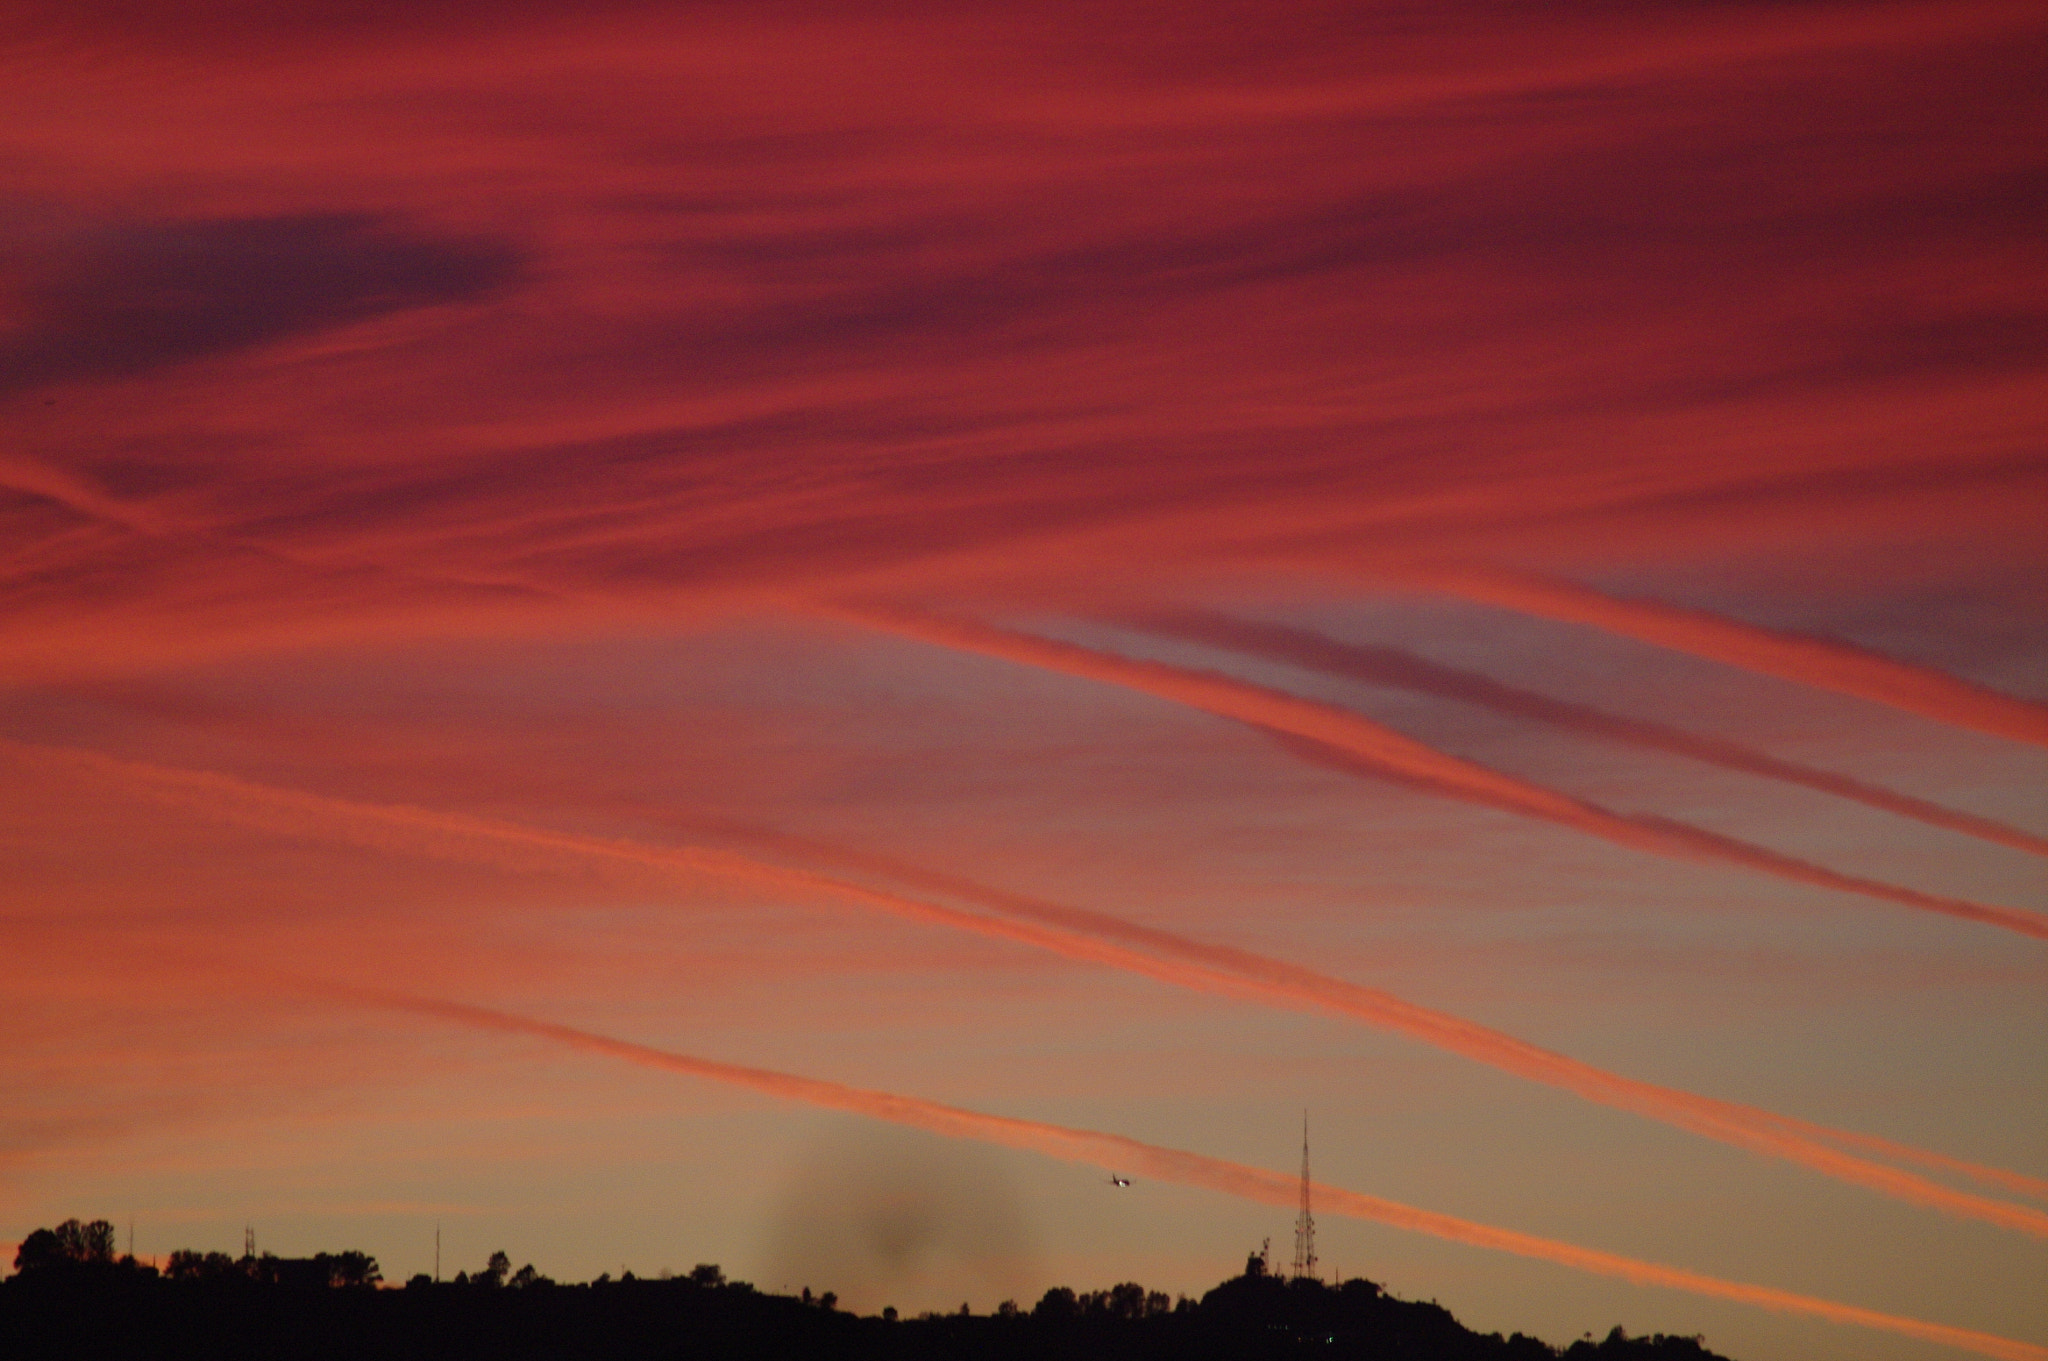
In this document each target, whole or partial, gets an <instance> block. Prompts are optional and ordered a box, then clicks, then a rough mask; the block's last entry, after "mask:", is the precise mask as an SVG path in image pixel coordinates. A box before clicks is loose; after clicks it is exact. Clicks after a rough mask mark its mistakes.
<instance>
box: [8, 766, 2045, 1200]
mask: <svg viewBox="0 0 2048 1361" xmlns="http://www.w3.org/2000/svg"><path fill="white" fill-rule="evenodd" d="M5 749H6V750H8V751H10V752H13V753H15V754H17V755H19V756H23V757H26V758H27V759H30V760H35V761H41V762H44V763H46V764H48V765H56V766H59V767H67V768H70V769H72V770H82V771H85V772H88V773H90V774H92V775H96V776H98V777H100V778H103V779H105V778H112V779H115V780H119V781H120V782H121V783H123V784H124V785H126V786H127V787H129V788H131V789H135V790H138V791H139V792H144V793H149V794H153V795H155V796H157V797H162V798H167V799H169V800H171V801H172V802H174V803H176V804H177V805H179V806H181V807H184V808H187V809H191V810H194V811H199V812H206V813H212V814H214V815H216V816H226V817H229V818H232V819H234V820H236V821H240V822H244V823H247V824H249V825H253V826H257V827H261V828H264V829H266V830H271V831H278V832H284V833H287V834H293V835H311V836H330V837H331V836H336V835H340V836H345V837H348V838H350V839H353V840H356V841H358V842H359V843H365V844H369V845H372V846H375V847H378V848H382V849H390V850H408V851H413V852H423V853H427V854H433V855H441V856H451V855H452V856H455V857H458V858H462V859H467V860H469V861H471V862H472V863H475V862H481V863H486V864H491V865H494V866H504V865H509V866H510V867H511V868H514V869H522V868H530V867H531V866H532V864H533V863H534V861H533V859H532V858H531V857H533V856H535V855H541V856H567V857H570V858H573V859H574V860H576V861H578V862H580V863H591V862H595V863H597V864H600V865H609V866H613V867H618V868H628V869H636V870H642V871H654V872H656V873H661V874H666V875H674V874H678V873H680V874H684V875H688V876H693V877H694V876H704V875H709V876H715V877H721V878H725V879H729V880H735V881H738V882H742V883H745V884H748V885H750V886H752V887H755V888H760V889H767V890H771V891H780V892H787V893H793V894H796V895H798V896H800V897H801V898H803V899H806V900H812V901H815V900H817V899H821V898H822V899H825V900H828V901H834V902H839V903H844V904H851V905H853V906H857V907H860V908H862V909H865V910H877V911H881V912H884V913H887V914H889V915H891V916H895V917H900V918H905V919H908V920H912V921H918V922H923V923H926V924H928V925H934V926H939V927H944V928H948V929H952V930H958V931H966V932H970V933H972V934H975V935H979V936H984V937H989V938H993V939H999V940H1005V941H1009V942H1013V943H1016V944H1022V945H1027V946H1030V947H1033V948H1036V949H1041V950H1046V951H1049V952H1051V953H1053V954H1056V955H1058V956H1060V957H1062V958H1066V959H1071V960H1075V961H1078V962H1083V963H1089V964H1095V965H1098V966H1101V967H1105V968H1111V969H1117V970H1120V971H1123V972H1127V973H1133V974H1138V975H1141V976H1144V977H1148V978H1151V979H1153V980H1155V981H1157V982H1161V983H1165V984H1167V985H1169V986H1173V987H1179V988H1184V989H1187V990H1190V991H1194V992H1200V993H1207V994H1211V995H1216V996H1223V997H1228V998H1231V999H1233V1000H1237V1001H1246V1002H1251V1003H1254V1004H1257V1005H1264V1006H1278V1007H1282V1008H1285V1009H1289V1010H1297V1011H1300V1010H1307V1011H1313V1012H1318V1013H1321V1014H1326V1015H1332V1016H1336V1017H1339V1018H1342V1019H1345V1020H1349V1021H1353V1022H1359V1023H1363V1024H1366V1025H1370V1026H1373V1027H1375V1028H1379V1029H1384V1030H1390V1031H1393V1032H1395V1033H1397V1034H1401V1035H1405V1036H1407V1037H1409V1038H1411V1039H1415V1040H1418V1041H1421V1042H1422V1043H1425V1044H1430V1045H1433V1046H1435V1047H1437V1048H1440V1049H1444V1050H1447V1051H1449V1052H1452V1053H1456V1054H1459V1055H1462V1056H1463V1057H1466V1058H1469V1059H1472V1060H1474V1061H1476V1062H1479V1063H1483V1064H1486V1065H1487V1066H1489V1067H1492V1068H1495V1069H1497V1070H1499V1071H1502V1072H1505V1073H1509V1074H1511V1075H1513V1076H1516V1077H1520V1078H1523V1079H1526V1080H1529V1081H1534V1082H1539V1083H1543V1084H1545V1085H1548V1086H1552V1087H1557V1088H1561V1089H1563V1090H1566V1091H1570V1092H1572V1093H1574V1094H1575V1095H1578V1096H1580V1097H1582V1098H1584V1099H1586V1100H1589V1101H1593V1102H1595V1103H1598V1104H1601V1105H1605V1106H1609V1107H1612V1108H1615V1109H1619V1110H1625V1111H1629V1112H1631V1113H1634V1114H1637V1115H1641V1116H1644V1117H1646V1118H1649V1119H1652V1120H1657V1121H1661V1122H1663V1123H1665V1124H1669V1125H1672V1126H1674V1127H1676V1128H1679V1129H1684V1130H1686V1131H1688V1132H1690V1133H1694V1134H1698V1135H1701V1136H1704V1137H1706V1138H1709V1139H1714V1140H1718V1141H1720V1142H1722V1143H1726V1144H1730V1145H1732V1146H1735V1147H1738V1148H1742V1149H1745V1150H1747V1151H1749V1152H1752V1153H1755V1154H1759V1155H1761V1156H1765V1157H1774V1158H1779V1159H1783V1160H1785V1161H1789V1162H1792V1163H1795V1164H1797V1165H1799V1166H1803V1167H1806V1168H1809V1169H1811V1170H1813V1171H1817V1172H1820V1173H1821V1174H1823V1175H1825V1176H1830V1177H1834V1178H1836V1179H1837V1180H1841V1181H1844V1182H1848V1183H1850V1184H1853V1185H1858V1186H1862V1187H1864V1188H1866V1189H1868V1190H1874V1191H1877V1192H1879V1193H1880V1194H1883V1195H1889V1196H1892V1197H1894V1198H1897V1199H1900V1200H1903V1201H1906V1202H1908V1203H1910V1204H1916V1205H1920V1206H1923V1207H1926V1208H1930V1209H1934V1210H1938V1211H1940V1212H1942V1213H1946V1214H1951V1215H1955V1216H1959V1217H1962V1218H1968V1219H1975V1220H1979V1221H1981V1222H1985V1223H1990V1224H1995V1225H1997V1226H1999V1227H2001V1228H2005V1229H2009V1230H2012V1231H2014V1232H2018V1233H2023V1234H2027V1235H2030V1236H2033V1237H2037V1238H2048V1213H2043V1212H2042V1211H2039V1210H2035V1209H2032V1208H2030V1207H2028V1206H2024V1205H2015V1204H2011V1203H2009V1202H2005V1201H1999V1200H1993V1199H1989V1198H1987V1197H1983V1196H1978V1195H1973V1194H1970V1193H1967V1192H1961V1191H1957V1190H1954V1189H1952V1188H1950V1187H1946V1186H1943V1185H1941V1184H1939V1183H1937V1182H1933V1181H1930V1180H1928V1179H1927V1178H1924V1177H1921V1176H1917V1175H1915V1174H1913V1173H1909V1172H1904V1171H1900V1170H1898V1169H1896V1168H1892V1167H1886V1166H1883V1165H1882V1164H1879V1163H1874V1162H1871V1161H1869V1160H1867V1159H1863V1158H1858V1157H1853V1156H1850V1155H1847V1154H1844V1153H1842V1152H1839V1151H1837V1149H1836V1148H1833V1147H1829V1145H1830V1144H1831V1143H1832V1144H1836V1145H1848V1146H1854V1147H1859V1148H1862V1149H1864V1150H1865V1151H1867V1152H1870V1153H1873V1154H1875V1155H1877V1156H1880V1157H1889V1158H1893V1159H1897V1160H1900V1161H1906V1162H1910V1163H1915V1164H1918V1165H1920V1166H1924V1167H1929V1168H1933V1169H1936V1170H1940V1171H1943V1172H1949V1173H1958V1174H1962V1175H1966V1176H1970V1177H1972V1178H1974V1179H1976V1180H1979V1181H1983V1182H1987V1183H1990V1184H1996V1185H2000V1186H2003V1187H2005V1188H2006V1189H2008V1190H2012V1191H2017V1192H2019V1193H2021V1194H2031V1195H2041V1194H2048V1183H2043V1182H2041V1181H2040V1180H2038V1179H2035V1178H2030V1177H2026V1176H2023V1175H2021V1174H2019V1173H2015V1172H2010V1171H2006V1170H2004V1169H2000V1168H1993V1167H1985V1166H1980V1165H1978V1164H1974V1163H1970V1162H1966V1161H1964V1160H1960V1159H1953V1158H1949V1157H1946V1156H1944V1155H1941V1154H1937V1153H1932V1152H1929V1151H1926V1150H1921V1149H1916V1148H1912V1147H1910V1146H1906V1145H1901V1144H1897V1143H1894V1142H1892V1141H1889V1140H1883V1139H1877V1138H1873V1137H1871V1136H1867V1135H1858V1134H1854V1133H1852V1132H1849V1131H1843V1130H1835V1129H1831V1128H1828V1127H1826V1126H1822V1125H1817V1124H1813V1123H1810V1122H1806V1121H1800V1120H1794V1119H1791V1118H1788V1117H1785V1116H1781V1115H1777V1114H1775V1113H1773V1112H1770V1111H1766V1110H1762V1109H1760V1108H1756V1107H1750V1106H1744V1105H1741V1104H1739V1103H1735V1102H1725V1101H1717V1100H1714V1099H1712V1098H1708V1097H1702V1096H1698V1095H1696V1094H1693V1093H1690V1092H1684V1091H1679V1090H1675V1089H1672V1088H1667V1087H1659V1086H1657V1085H1655V1084H1653V1083H1647V1082H1639V1081H1636V1080H1633V1079H1630V1078H1626V1077H1623V1076H1621V1075H1619V1074H1616V1073H1611V1072H1607V1071H1606V1070H1604V1069H1600V1068H1597V1067H1594V1066H1593V1065H1591V1064H1586V1063H1581V1062H1579V1061H1577V1060H1574V1059H1570V1058H1567V1057H1565V1056H1564V1055H1561V1054H1556V1053H1552V1052H1550V1051H1548V1050H1545V1049H1542V1048H1540V1047H1538V1046H1535V1045H1532V1044H1529V1043H1527V1042H1526V1041H1523V1040H1519V1039H1516V1038H1515V1037H1513V1036H1510V1035H1506V1034H1503V1033H1501V1032H1499V1031H1495V1030H1491V1029H1489V1028H1487V1027H1485V1026H1481V1025H1478V1024H1476V1023H1474V1022H1472V1021H1468V1020H1466V1019H1464V1018H1462V1017H1458V1016H1453V1015H1450V1014H1448V1013H1445V1012H1440V1011H1434V1010H1431V1009H1429V1008H1425V1007H1421V1006H1417V1005H1416V1004H1414V1003H1412V1002H1407V1001H1405V1000H1403V999H1401V998H1399V997H1396V996H1394V995H1392V994H1390V993H1387V992H1383V991H1381V990H1379V989H1374V988H1366V987H1361V986H1359V985H1357V984H1353V983H1348V982H1345V981H1343V980H1341V979H1336V978H1332V977H1329V976H1327V975H1323V974H1318V973H1316V972H1314V971H1312V970H1308V969H1303V968H1299V967H1296V966H1293V965H1289V964H1286V963H1283V962H1281V961H1278V960H1273V959H1269V958H1266V957H1264V956H1260V955H1257V954H1253V953H1251V952H1248V951H1243V950H1237V949H1233V948H1230V947H1226V946H1217V945H1210V944H1205V943H1202V942H1198V941H1194V940H1190V939H1188V938H1186V937H1184V936H1180V935H1177V934H1175V933H1172V932H1168V931H1162V930H1158V929H1156V928H1152V927H1146V926H1141V925H1139V924H1136V923H1132V922H1127V921H1124V920H1122V919H1120V918H1116V917H1113V916H1110V915H1107V914H1103V913H1097V912H1090V911H1085V910H1082V909H1077V908H1072V907H1065V906H1060V905H1056V904H1049V903H1044V902H1040V901H1037V900H1034V899H1029V898H1025V897H1022V896H1020V895H1012V894H1001V893H997V892H995V891H993V890H989V889H985V888H982V887H980V886H977V885H972V884H968V883H965V882H964V881H961V880H958V879H954V878H950V877H947V876H935V875H926V876H922V877H924V878H925V881H926V883H927V885H928V886H929V887H932V888H935V889H937V890H938V891H940V892H943V893H947V894H952V895H957V896H960V897H963V898H966V899H968V900H970V901H974V902H977V903H978V904H979V905H980V906H982V907H984V908H987V909H989V910H991V911H994V912H999V913H1003V914H1005V915H1006V917H1007V918H1008V919H1004V918H1002V917H992V916H989V915H985V914H984V913H980V912H969V911H963V910H961V909H959V908H956V907H950V906H946V905H944V904H941V903H936V902H931V901H927V900H924V899H918V898H911V897H907V896H905V895H903V894H900V893H894V892H889V891H885V890H881V889H876V888H873V887H870V886H868V885H866V884H861V883H856V882H852V881H849V880H845V879H841V878H837V877H834V876H831V875H825V874H820V873H816V872H813V871H810V870H804V869H796V868H791V867H788V866H783V865H778V864H773V863H770V862H766V861H761V860H756V859H753V858H751V857H748V856H742V855H737V854H734V853H731V852H727V851H719V850H708V849H704V848H700V847H688V846H685V847H668V846H652V845H647V844H645V843H641V842H635V841H628V840H622V839H617V838H600V837H589V836H581V835H577V834H572V833H563V832H555V831H550V830H547V829H541V828H533V827H528V826H524V825H522V824H516V823H506V822H501V821H496V820H491V819H483V818H476V817H471V816H468V815H464V814H454V813H445V812H439V811H434V810H429V809H424V808H416V807H409V806H403V805H385V804H366V803H360V802H356V801H352V800H342V799H333V798H328V797H325V796H322V795H315V794H307V793H303V792H300V791H296V790H286V789H278V788H275V787H272V786H266V785H259V784H255V783H252V782H250V781H245V780H241V779H238V778H236V777H233V776H227V775H220V774H216V773H213V772H205V771H188V770H180V769H175V768H169V767H162V766H156V765H151V764H147V763H142V762H133V761H123V760H118V759H116V758H112V757H107V756H103V755H100V754H98V753H90V752H79V751H54V750H50V749H41V748H27V747H23V746H21V745H19V744H12V743H10V744H6V747H5ZM508 853H509V856H508ZM870 863H874V862H870ZM889 868H890V872H894V873H897V874H899V875H900V874H901V872H902V871H901V869H900V867H889ZM1020 918H1021V919H1022V920H1019V919H1020Z"/></svg>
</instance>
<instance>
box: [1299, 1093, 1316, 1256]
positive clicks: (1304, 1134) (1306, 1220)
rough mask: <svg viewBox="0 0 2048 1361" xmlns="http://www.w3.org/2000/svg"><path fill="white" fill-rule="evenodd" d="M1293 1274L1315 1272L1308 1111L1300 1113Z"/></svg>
mask: <svg viewBox="0 0 2048 1361" xmlns="http://www.w3.org/2000/svg"><path fill="white" fill-rule="evenodd" d="M1294 1274H1295V1276H1296V1278H1297V1279H1298V1278H1300V1277H1302V1276H1313V1275H1315V1274H1316V1217H1315V1216H1314V1215H1313V1214H1311V1213H1310V1212H1309V1208H1308V1112H1307V1111H1303V1112H1302V1113H1301V1213H1300V1214H1299V1215H1297V1216H1295V1220H1294Z"/></svg>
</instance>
